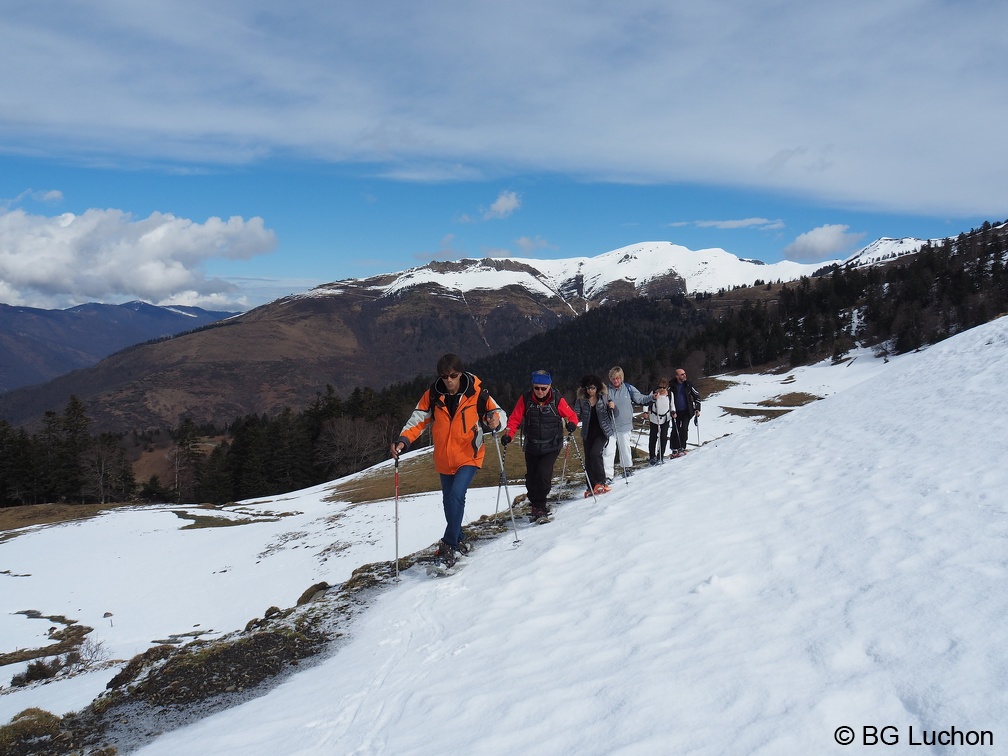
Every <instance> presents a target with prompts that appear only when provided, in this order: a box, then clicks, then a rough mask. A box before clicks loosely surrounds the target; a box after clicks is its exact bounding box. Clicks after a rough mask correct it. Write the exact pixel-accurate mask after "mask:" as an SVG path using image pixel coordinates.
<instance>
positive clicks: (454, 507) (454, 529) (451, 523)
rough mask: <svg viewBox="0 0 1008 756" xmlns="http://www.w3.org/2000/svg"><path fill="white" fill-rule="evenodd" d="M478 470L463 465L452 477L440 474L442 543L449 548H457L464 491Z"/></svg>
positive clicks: (463, 512) (462, 513) (463, 505)
mask: <svg viewBox="0 0 1008 756" xmlns="http://www.w3.org/2000/svg"><path fill="white" fill-rule="evenodd" d="M478 470H479V468H478V467H475V466H474V465H463V466H462V467H460V468H459V469H458V470H457V471H456V473H455V474H454V475H444V474H443V473H442V474H441V493H442V494H444V516H445V522H446V523H447V526H446V527H445V532H444V542H445V543H447V544H448V545H449V546H458V543H459V539H460V538H461V537H462V517H463V515H465V497H466V491H468V490H469V484H470V483H472V479H473V478H474V477H476V472H477V471H478Z"/></svg>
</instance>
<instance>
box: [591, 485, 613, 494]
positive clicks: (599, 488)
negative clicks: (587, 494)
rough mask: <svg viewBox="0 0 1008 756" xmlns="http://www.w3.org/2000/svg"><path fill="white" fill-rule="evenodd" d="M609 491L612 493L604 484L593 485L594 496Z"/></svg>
mask: <svg viewBox="0 0 1008 756" xmlns="http://www.w3.org/2000/svg"><path fill="white" fill-rule="evenodd" d="M610 491H612V489H611V488H610V487H609V486H607V485H606V484H605V483H596V484H595V495H596V496H597V495H599V494H604V493H609V492H610Z"/></svg>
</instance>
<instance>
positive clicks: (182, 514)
mask: <svg viewBox="0 0 1008 756" xmlns="http://www.w3.org/2000/svg"><path fill="white" fill-rule="evenodd" d="M172 514H174V515H175V516H176V517H178V518H180V519H182V520H192V522H191V523H190V524H189V525H184V526H183V527H182V528H181V530H199V529H201V528H231V527H234V526H236V525H248V524H250V523H253V522H275V520H260V519H255V520H253V519H242V520H235V519H232V518H230V517H214V516H213V515H200V514H193V513H192V512H186V511H184V510H181V509H174V510H172Z"/></svg>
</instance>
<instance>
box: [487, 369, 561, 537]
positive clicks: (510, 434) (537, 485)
mask: <svg viewBox="0 0 1008 756" xmlns="http://www.w3.org/2000/svg"><path fill="white" fill-rule="evenodd" d="M565 421H566V423H565ZM565 424H566V428H567V432H568V433H573V432H574V429H575V428H577V424H578V416H577V415H576V414H575V413H574V410H572V409H571V407H570V405H569V404H567V400H566V399H564V398H563V397H562V396H559V395H554V393H553V378H552V376H551V375H550V374H549V373H548V372H547V371H545V370H536V371H534V372H533V373H532V390H531V391H529V392H527V393H525V394H522V395H521V396H520V397H519V398H518V401H517V403H516V404H515V408H514V409H513V410H512V411H511V418H510V419H509V420H508V424H507V429H506V430H505V431H504V435H503V436H501V443H502V444H504V445H507V444H509V443H511V439H513V438H514V436H515V433H517V432H518V427H519V426H521V427H522V433H523V437H524V439H525V488H526V489H527V490H528V498H529V504H530V505H531V508H532V511H531V513H530V514H529V519H530V520H532V521H533V522H539V521H543V520H545V519H548V518H549V515H550V511H549V504H547V503H546V499H547V497H548V496H549V492H550V488H552V486H553V466H554V465H555V464H556V460H557V457H558V456H559V454H560V447H561V446H562V445H563V432H564V427H565Z"/></svg>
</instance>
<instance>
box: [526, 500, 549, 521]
mask: <svg viewBox="0 0 1008 756" xmlns="http://www.w3.org/2000/svg"><path fill="white" fill-rule="evenodd" d="M549 514H550V511H549V507H548V506H547V505H546V504H533V505H532V511H531V512H529V519H530V520H532V521H535V520H540V519H542V518H543V517H549Z"/></svg>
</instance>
